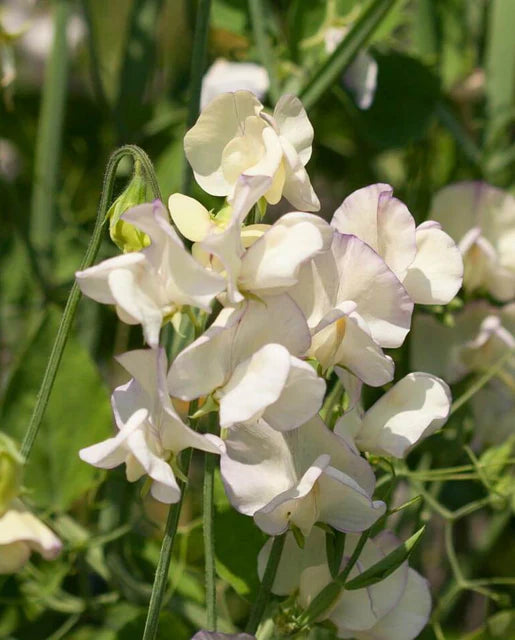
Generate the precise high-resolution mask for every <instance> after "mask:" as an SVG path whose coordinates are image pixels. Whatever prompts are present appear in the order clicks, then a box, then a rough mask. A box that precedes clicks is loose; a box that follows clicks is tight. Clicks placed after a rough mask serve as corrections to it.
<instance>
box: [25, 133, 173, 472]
mask: <svg viewBox="0 0 515 640" xmlns="http://www.w3.org/2000/svg"><path fill="white" fill-rule="evenodd" d="M126 155H131V156H132V157H133V158H134V159H135V160H136V159H137V160H139V161H140V162H141V164H142V166H143V167H144V170H145V172H146V174H147V176H148V177H149V181H150V183H151V185H152V189H153V192H154V196H155V197H156V198H158V197H160V194H159V189H158V187H157V181H156V180H155V176H154V178H153V179H152V178H151V174H152V175H153V170H152V165H151V164H150V160H149V158H148V156H147V155H146V153H144V152H143V151H142V150H141V149H139V148H138V147H136V146H135V145H127V146H125V147H120V149H118V150H117V151H115V152H114V153H113V154H112V156H111V157H110V158H109V162H108V163H107V168H106V171H105V175H104V185H103V188H102V196H101V198H100V203H99V206H98V211H97V218H96V221H95V227H94V229H93V234H92V236H91V239H90V241H89V245H88V248H87V251H86V254H85V256H84V259H83V261H82V264H81V266H80V269H81V270H84V269H87V268H88V267H90V266H91V265H92V264H93V262H94V261H95V258H96V256H97V253H98V249H99V248H100V243H101V242H102V231H103V226H104V221H105V217H106V214H107V210H108V208H109V204H110V202H111V200H112V197H113V190H114V183H115V179H116V168H117V166H118V163H119V162H120V160H121V159H122V158H123V157H124V156H126ZM80 297H81V291H80V289H79V287H78V286H77V283H76V282H75V283H74V284H73V286H72V288H71V291H70V294H69V296H68V300H67V302H66V306H65V308H64V312H63V315H62V318H61V323H60V325H59V329H58V330H57V336H56V338H55V341H54V344H53V346H52V352H51V353H50V357H49V359H48V364H47V367H46V370H45V374H44V376H43V381H42V382H41V387H40V389H39V392H38V396H37V398H36V405H35V407H34V411H33V412H32V416H31V418H30V422H29V426H28V427H27V431H26V433H25V437H24V439H23V442H22V445H21V454H22V455H23V456H24V458H25V460H27V458H28V457H29V455H30V452H31V450H32V446H33V444H34V441H35V439H36V436H37V434H38V431H39V427H40V426H41V421H42V420H43V416H44V415H45V410H46V408H47V405H48V401H49V399H50V394H51V392H52V387H53V385H54V381H55V377H56V375H57V370H58V368H59V364H60V362H61V358H62V355H63V351H64V347H65V346H66V341H67V339H68V336H69V334H70V330H71V326H72V323H73V319H74V318H75V313H76V311H77V305H78V304H79V300H80Z"/></svg>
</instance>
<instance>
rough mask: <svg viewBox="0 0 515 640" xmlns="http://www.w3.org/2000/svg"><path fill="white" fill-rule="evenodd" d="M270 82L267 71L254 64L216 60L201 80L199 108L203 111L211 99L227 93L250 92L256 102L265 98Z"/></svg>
mask: <svg viewBox="0 0 515 640" xmlns="http://www.w3.org/2000/svg"><path fill="white" fill-rule="evenodd" d="M269 86H270V80H269V79H268V73H267V70H266V69H265V68H264V67H262V66H260V65H259V64H255V63H254V62H229V60H224V59H223V58H218V60H215V62H213V64H212V65H211V66H210V67H209V69H208V70H207V72H206V74H205V75H204V77H203V78H202V93H201V95H200V108H201V109H204V108H205V107H206V106H207V104H208V103H209V102H211V100H213V98H216V96H219V95H220V94H221V93H227V92H228V91H238V90H239V89H243V90H246V91H251V92H252V93H253V94H254V95H255V96H256V98H257V99H258V100H263V98H264V97H265V96H266V93H267V91H268V88H269Z"/></svg>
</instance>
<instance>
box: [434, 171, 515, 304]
mask: <svg viewBox="0 0 515 640" xmlns="http://www.w3.org/2000/svg"><path fill="white" fill-rule="evenodd" d="M430 216H431V218H433V219H434V220H437V221H438V222H439V223H440V224H441V225H442V227H443V228H444V229H445V231H447V233H449V234H450V235H451V236H452V238H454V240H455V241H456V242H457V243H458V246H459V248H460V250H461V253H462V255H463V261H464V264H465V273H464V276H463V287H464V289H465V291H467V292H473V291H478V290H479V291H480V290H484V291H487V292H488V293H490V294H491V295H492V296H493V297H494V298H497V299H498V300H500V301H501V302H508V301H510V300H512V299H513V298H515V198H514V197H513V196H512V195H511V194H509V193H507V192H506V191H502V190H501V189H497V188H496V187H492V186H491V185H489V184H487V183H485V182H458V183H457V184H452V185H449V186H448V187H444V188H443V189H441V190H440V191H439V192H438V193H437V194H436V195H435V196H434V198H433V202H432V205H431V212H430Z"/></svg>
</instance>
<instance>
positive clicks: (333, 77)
mask: <svg viewBox="0 0 515 640" xmlns="http://www.w3.org/2000/svg"><path fill="white" fill-rule="evenodd" d="M397 1H398V0H374V2H372V3H371V4H370V6H369V7H368V9H367V10H366V11H364V12H363V14H362V15H361V16H360V17H359V19H358V20H356V22H355V23H354V25H353V26H352V29H351V30H350V31H349V32H348V34H347V35H346V36H345V38H344V39H343V40H342V42H341V43H340V44H339V45H338V47H337V48H336V50H335V51H334V53H333V54H332V55H331V56H330V57H329V58H327V60H326V61H325V62H324V64H323V65H322V66H321V68H320V69H318V71H316V72H315V73H314V74H313V78H312V79H311V81H310V82H309V83H308V84H307V85H306V86H305V87H304V89H303V90H302V91H301V94H300V98H301V100H302V102H303V103H304V106H305V108H306V110H308V111H309V110H310V109H311V108H312V107H313V106H314V105H315V104H316V103H317V102H318V100H320V98H321V97H322V96H323V95H324V93H325V92H326V91H327V90H328V89H330V88H331V86H332V85H333V84H334V82H335V81H337V79H338V78H339V77H340V76H341V74H342V73H343V72H344V71H345V69H346V68H347V67H348V66H349V65H350V63H351V62H352V61H353V59H354V57H355V56H356V54H357V53H358V52H359V50H360V49H361V48H362V47H363V46H364V45H365V44H366V43H367V41H368V40H369V38H370V37H371V35H372V34H373V33H374V31H375V30H376V29H377V28H378V27H379V25H380V24H381V22H382V21H383V20H384V18H385V17H386V15H387V14H388V12H389V11H390V10H391V9H392V8H393V7H394V6H395V4H396V2H397Z"/></svg>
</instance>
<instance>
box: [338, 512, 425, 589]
mask: <svg viewBox="0 0 515 640" xmlns="http://www.w3.org/2000/svg"><path fill="white" fill-rule="evenodd" d="M425 528H426V527H425V525H424V526H423V527H421V528H420V529H419V530H418V531H417V532H416V533H414V534H413V535H412V536H411V538H409V539H408V540H406V542H403V543H402V544H401V545H399V546H398V547H397V548H396V549H394V550H393V551H392V552H390V553H389V554H388V555H387V556H386V557H385V558H383V559H382V560H380V561H379V562H376V564H373V565H372V566H371V567H370V568H369V569H367V570H366V571H363V573H361V574H360V575H359V576H357V577H356V578H353V579H352V580H349V581H348V582H346V583H345V589H346V590H347V591H353V590H355V589H363V588H364V587H368V586H369V585H371V584H376V582H381V580H384V579H385V578H387V577H388V576H389V575H390V574H392V573H393V572H394V571H395V570H396V569H398V568H399V567H400V566H401V564H402V563H403V562H405V561H406V560H407V559H408V558H409V556H410V555H411V553H412V552H413V550H414V549H415V547H416V546H417V544H418V543H419V541H420V539H421V538H422V535H423V534H424V530H425Z"/></svg>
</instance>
